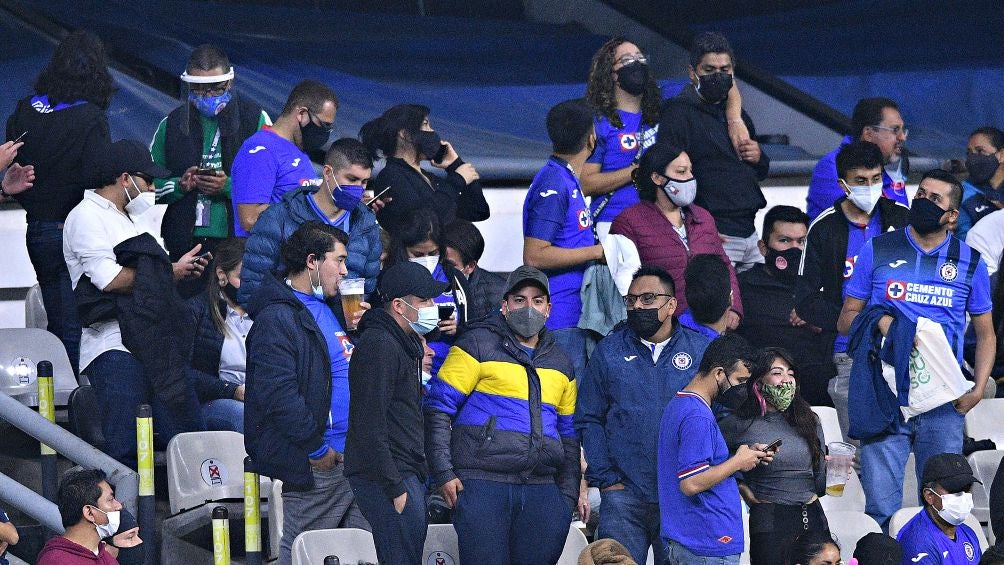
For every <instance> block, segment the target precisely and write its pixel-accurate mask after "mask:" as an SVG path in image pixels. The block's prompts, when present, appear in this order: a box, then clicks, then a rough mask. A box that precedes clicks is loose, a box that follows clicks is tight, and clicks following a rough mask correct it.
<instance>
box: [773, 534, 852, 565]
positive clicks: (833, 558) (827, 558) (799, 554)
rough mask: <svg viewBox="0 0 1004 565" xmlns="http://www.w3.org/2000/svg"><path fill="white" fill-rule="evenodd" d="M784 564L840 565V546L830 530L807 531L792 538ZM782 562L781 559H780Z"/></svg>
mask: <svg viewBox="0 0 1004 565" xmlns="http://www.w3.org/2000/svg"><path fill="white" fill-rule="evenodd" d="M786 553H787V559H786V560H785V561H784V565H840V564H841V563H842V562H841V561H840V546H839V545H837V542H836V540H834V539H833V536H832V535H830V533H829V532H805V533H803V534H801V535H799V536H798V537H796V538H795V539H793V540H791V545H790V546H788V547H787V551H786ZM778 563H781V561H778Z"/></svg>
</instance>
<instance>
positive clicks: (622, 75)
mask: <svg viewBox="0 0 1004 565" xmlns="http://www.w3.org/2000/svg"><path fill="white" fill-rule="evenodd" d="M617 83H618V84H620V87H621V88H622V89H623V90H624V92H627V93H628V94H631V95H633V96H638V95H640V94H641V93H643V92H645V85H647V84H648V65H646V64H645V63H641V62H638V61H635V62H633V63H630V64H627V65H624V66H623V67H621V68H619V69H617Z"/></svg>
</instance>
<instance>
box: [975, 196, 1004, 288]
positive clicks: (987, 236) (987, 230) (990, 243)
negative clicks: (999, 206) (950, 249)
mask: <svg viewBox="0 0 1004 565" xmlns="http://www.w3.org/2000/svg"><path fill="white" fill-rule="evenodd" d="M966 244H968V245H969V247H972V248H973V249H975V250H977V251H979V252H980V255H982V256H983V261H984V262H985V263H986V264H987V271H988V272H989V273H990V274H991V275H992V274H994V273H995V272H997V269H999V268H1000V265H998V264H997V262H998V261H999V260H1000V257H1001V250H1002V249H1004V210H997V211H996V212H991V213H989V214H987V215H986V216H983V219H982V220H980V221H978V222H976V225H974V226H973V227H972V228H970V229H969V235H967V236H966Z"/></svg>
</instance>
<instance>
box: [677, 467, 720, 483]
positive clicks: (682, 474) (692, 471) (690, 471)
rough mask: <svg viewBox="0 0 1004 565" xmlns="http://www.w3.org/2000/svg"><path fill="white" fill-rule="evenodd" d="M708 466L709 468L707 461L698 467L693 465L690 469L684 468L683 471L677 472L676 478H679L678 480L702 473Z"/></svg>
mask: <svg viewBox="0 0 1004 565" xmlns="http://www.w3.org/2000/svg"><path fill="white" fill-rule="evenodd" d="M710 468H711V465H708V464H707V463H704V464H702V465H700V466H698V467H694V468H692V469H686V470H684V471H682V472H680V473H677V475H676V477H677V478H678V479H680V480H683V479H686V478H687V477H693V476H694V475H698V474H700V473H703V472H704V471H707V470H708V469H710Z"/></svg>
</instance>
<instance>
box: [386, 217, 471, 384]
mask: <svg viewBox="0 0 1004 565" xmlns="http://www.w3.org/2000/svg"><path fill="white" fill-rule="evenodd" d="M442 241H443V240H442V236H441V232H440V226H439V219H438V218H437V217H436V215H435V214H434V213H433V212H432V211H431V210H428V209H424V208H422V209H419V210H417V211H415V213H414V214H412V215H411V217H410V218H408V219H407V221H406V222H405V223H404V224H403V225H402V226H401V229H400V231H399V232H398V233H397V235H396V236H395V237H393V239H392V240H391V244H390V256H389V257H388V258H387V263H386V265H385V267H390V266H392V265H394V264H395V263H399V262H403V261H410V262H412V263H418V264H419V265H422V266H423V267H425V268H426V269H427V270H428V271H429V272H430V273H432V278H433V279H435V280H436V281H438V282H445V283H450V287H451V288H450V290H448V291H446V292H444V293H443V294H440V295H439V296H437V297H435V298H433V301H434V302H435V303H436V305H437V306H438V307H439V311H440V316H439V317H440V320H439V324H438V330H439V331H438V332H436V333H435V334H430V335H428V336H426V338H427V340H426V341H427V342H428V346H429V347H431V348H432V350H433V351H435V356H434V357H433V360H432V369H431V370H430V371H429V373H430V374H431V375H433V376H435V375H436V374H437V373H438V372H439V367H440V365H442V364H443V361H444V360H445V359H446V354H447V352H449V350H450V346H451V345H453V340H454V339H455V338H456V336H457V325H458V320H459V319H461V318H460V316H458V309H457V305H458V304H460V306H461V309H462V308H463V304H461V301H458V299H457V295H459V296H468V295H469V294H468V293H467V292H466V291H463V290H462V291H460V292H458V289H463V288H465V286H466V285H465V284H464V281H465V279H464V276H463V274H462V273H460V272H459V271H457V270H456V269H453V268H450V267H446V266H445V265H444V264H443V262H442V259H443V258H445V253H444V252H443V249H444V246H443V243H442ZM450 309H452V310H453V312H452V313H450V314H449V315H447V311H448V310H450ZM460 315H462V312H460Z"/></svg>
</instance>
